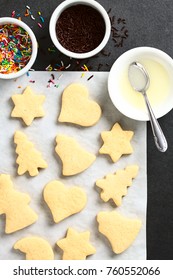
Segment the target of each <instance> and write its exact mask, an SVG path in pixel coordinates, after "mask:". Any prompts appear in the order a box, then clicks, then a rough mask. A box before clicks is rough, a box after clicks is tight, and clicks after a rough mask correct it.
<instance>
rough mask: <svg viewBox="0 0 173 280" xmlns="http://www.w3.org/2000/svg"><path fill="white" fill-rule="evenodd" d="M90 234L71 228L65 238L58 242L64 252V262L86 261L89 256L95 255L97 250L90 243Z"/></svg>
mask: <svg viewBox="0 0 173 280" xmlns="http://www.w3.org/2000/svg"><path fill="white" fill-rule="evenodd" d="M89 238H90V232H89V231H85V232H80V233H79V232H77V231H76V230H74V229H73V228H69V229H68V231H67V235H66V237H65V238H63V239H61V240H59V241H57V243H56V244H57V245H58V247H60V248H61V249H62V250H63V256H62V259H63V260H85V259H86V257H87V256H89V255H92V254H95V253H96V250H95V248H94V247H93V246H92V245H91V244H90V242H89Z"/></svg>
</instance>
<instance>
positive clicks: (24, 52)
mask: <svg viewBox="0 0 173 280" xmlns="http://www.w3.org/2000/svg"><path fill="white" fill-rule="evenodd" d="M31 53H32V42H31V38H30V37H29V34H28V32H27V31H26V30H24V29H23V28H21V27H20V26H17V25H14V24H5V25H0V73H1V74H9V73H14V72H18V71H19V70H21V69H22V68H24V67H25V66H26V64H27V63H28V61H29V60H30V57H31Z"/></svg>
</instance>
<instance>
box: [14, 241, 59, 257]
mask: <svg viewBox="0 0 173 280" xmlns="http://www.w3.org/2000/svg"><path fill="white" fill-rule="evenodd" d="M14 249H16V250H20V251H21V252H22V253H25V254H26V260H54V252H53V250H52V247H51V246H50V244H49V243H48V241H47V240H45V239H43V238H41V237H38V236H31V237H25V238H22V239H20V240H18V241H17V242H16V243H15V244H14Z"/></svg>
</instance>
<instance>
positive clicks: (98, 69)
mask: <svg viewBox="0 0 173 280" xmlns="http://www.w3.org/2000/svg"><path fill="white" fill-rule="evenodd" d="M102 66H103V64H102V63H99V65H98V68H97V71H100V69H101V68H102Z"/></svg>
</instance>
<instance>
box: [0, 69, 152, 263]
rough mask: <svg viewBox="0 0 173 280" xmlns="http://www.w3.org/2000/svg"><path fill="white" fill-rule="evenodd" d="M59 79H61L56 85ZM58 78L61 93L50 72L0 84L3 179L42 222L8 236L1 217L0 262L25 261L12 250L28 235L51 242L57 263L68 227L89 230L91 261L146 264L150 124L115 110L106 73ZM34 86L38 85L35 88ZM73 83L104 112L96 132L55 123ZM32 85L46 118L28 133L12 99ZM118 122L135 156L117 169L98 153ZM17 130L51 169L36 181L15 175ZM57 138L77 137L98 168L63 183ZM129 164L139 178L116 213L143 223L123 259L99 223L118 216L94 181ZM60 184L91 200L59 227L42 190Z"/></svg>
mask: <svg viewBox="0 0 173 280" xmlns="http://www.w3.org/2000/svg"><path fill="white" fill-rule="evenodd" d="M61 74H62V76H61V78H60V79H58V78H59V77H60V75H61ZM92 74H93V75H94V77H93V78H92V79H90V80H89V81H88V80H87V78H88V77H90V76H91V75H92ZM54 75H55V80H54V82H55V84H56V85H59V87H58V88H57V87H55V86H54V85H53V84H52V86H51V87H49V88H48V87H47V85H48V80H49V79H50V78H51V77H50V72H30V76H27V75H24V76H23V77H21V78H18V79H17V80H16V81H14V80H9V81H7V80H1V81H0V159H1V160H0V173H5V174H10V175H11V178H12V180H13V183H14V186H15V188H16V189H17V190H19V191H21V192H24V193H28V194H29V195H30V196H31V203H30V206H31V207H32V208H33V209H34V210H35V211H36V212H37V213H38V216H39V218H38V221H37V222H36V223H35V224H33V225H31V226H29V227H27V228H25V229H23V230H20V231H18V232H15V233H13V234H9V235H7V234H5V233H4V226H5V217H4V216H3V215H2V216H0V259H1V260H3V259H9V260H10V259H25V256H24V254H22V253H20V252H19V251H16V250H14V249H13V245H14V243H15V242H16V241H17V240H19V239H21V238H23V237H25V236H30V235H38V236H41V237H43V238H45V239H47V240H48V241H49V242H50V244H51V245H52V247H53V249H54V252H55V259H61V254H62V251H61V250H60V249H58V247H57V246H56V245H55V243H56V241H57V240H59V239H61V238H64V237H65V234H66V231H67V229H68V227H73V228H74V229H76V230H78V231H81V232H82V231H86V230H89V231H90V232H91V243H92V245H93V246H95V248H96V251H97V252H96V254H94V255H92V256H90V257H88V259H90V260H99V259H107V260H108V259H115V260H116V259H117V260H120V259H126V260H133V259H137V260H138V259H146V202H147V177H146V124H145V123H144V122H137V121H134V120H131V119H128V118H126V117H125V116H123V115H122V114H121V113H119V112H118V111H117V110H116V108H115V107H114V106H113V105H112V103H111V101H110V99H109V95H108V91H107V79H108V73H107V72H93V73H92V72H86V73H85V75H84V76H83V77H81V73H80V72H63V73H60V72H54ZM31 80H32V81H35V83H31V82H30V81H31ZM72 82H80V83H83V84H85V85H86V86H87V87H88V90H89V92H90V96H91V97H92V98H93V99H94V100H96V101H97V102H98V103H99V104H100V106H101V107H102V111H103V114H102V117H101V119H100V121H99V122H98V123H97V124H96V125H95V126H93V127H89V128H82V127H79V126H75V125H71V124H62V123H58V121H57V118H58V115H59V112H60V107H61V94H62V92H63V90H64V88H65V87H66V86H67V85H69V84H70V83H72ZM28 85H30V86H31V88H32V89H33V90H34V91H35V92H36V93H37V94H44V95H45V96H46V101H45V103H44V109H45V112H46V116H45V117H44V118H40V119H35V120H34V122H33V124H32V125H31V126H30V127H26V126H25V125H24V124H23V122H22V121H21V120H20V119H17V118H11V117H10V114H11V111H12V109H13V103H12V101H11V96H12V95H13V94H17V93H18V94H21V93H22V91H23V90H24V89H25V87H26V86H28ZM115 122H119V123H120V125H121V126H122V128H123V129H125V130H133V131H134V132H135V135H134V137H133V140H132V145H133V148H134V153H133V154H132V155H128V156H123V157H121V159H120V160H119V161H118V162H117V163H113V162H112V161H111V160H110V158H109V156H107V155H100V154H99V153H98V150H99V148H100V147H101V145H102V140H101V137H100V133H101V132H102V131H104V130H110V129H111V128H112V126H113V124H114V123H115ZM16 130H21V131H23V132H25V133H26V134H27V136H28V138H29V139H30V140H31V141H33V143H35V147H36V148H37V149H38V150H39V151H41V153H42V155H43V158H44V159H45V160H46V161H47V163H48V168H47V169H43V170H40V173H39V175H38V176H36V177H30V176H28V175H22V176H18V175H17V165H16V163H15V161H16V153H15V148H16V146H15V144H14V142H13V136H14V132H15V131H16ZM58 133H63V134H66V135H69V136H74V137H75V138H76V139H77V141H78V142H79V143H80V144H81V145H82V146H83V147H84V148H86V149H87V150H88V151H90V152H92V153H94V154H96V155H97V159H96V161H95V163H94V164H93V165H92V166H91V167H90V168H88V169H87V170H86V171H84V172H83V173H81V174H78V175H76V176H70V177H63V176H62V175H61V167H62V166H61V161H60V160H59V158H58V156H57V155H56V154H55V137H56V135H57V134H58ZM129 164H138V165H139V167H140V170H139V174H138V176H137V178H136V179H135V180H134V181H133V185H132V186H131V187H130V188H128V194H127V196H125V197H124V198H123V203H122V206H121V207H118V208H116V210H117V211H119V212H120V213H122V214H124V215H126V216H127V217H131V218H133V217H135V218H139V219H141V220H142V224H143V225H142V229H141V231H140V233H139V235H138V237H137V238H136V240H135V242H134V243H133V244H132V246H131V247H130V248H129V249H127V250H126V251H125V252H123V253H122V254H120V255H116V254H114V253H113V251H112V250H111V247H110V244H109V242H108V240H107V239H106V238H105V237H104V236H103V235H102V234H101V233H99V232H98V224H97V221H96V215H97V213H98V212H99V211H104V210H114V209H115V206H114V205H113V204H112V203H111V202H108V203H105V202H103V201H102V200H101V199H100V196H99V189H98V188H97V187H96V186H95V181H96V180H97V179H101V178H103V177H104V176H105V175H106V174H107V173H114V172H116V170H117V169H123V168H125V167H126V166H127V165H129ZM56 179H57V180H58V179H60V180H61V181H62V182H63V183H64V184H66V185H68V186H73V185H76V186H81V187H83V188H84V190H85V191H86V193H87V196H88V202H87V206H86V208H85V209H84V210H83V211H82V212H80V213H78V214H75V215H73V216H71V217H69V218H67V219H65V220H64V221H62V222H60V223H59V224H55V223H54V222H53V219H52V216H51V213H50V211H49V209H48V207H47V205H46V204H45V202H44V201H43V196H42V193H43V189H44V186H45V185H46V184H47V183H48V182H50V181H51V180H56Z"/></svg>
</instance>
